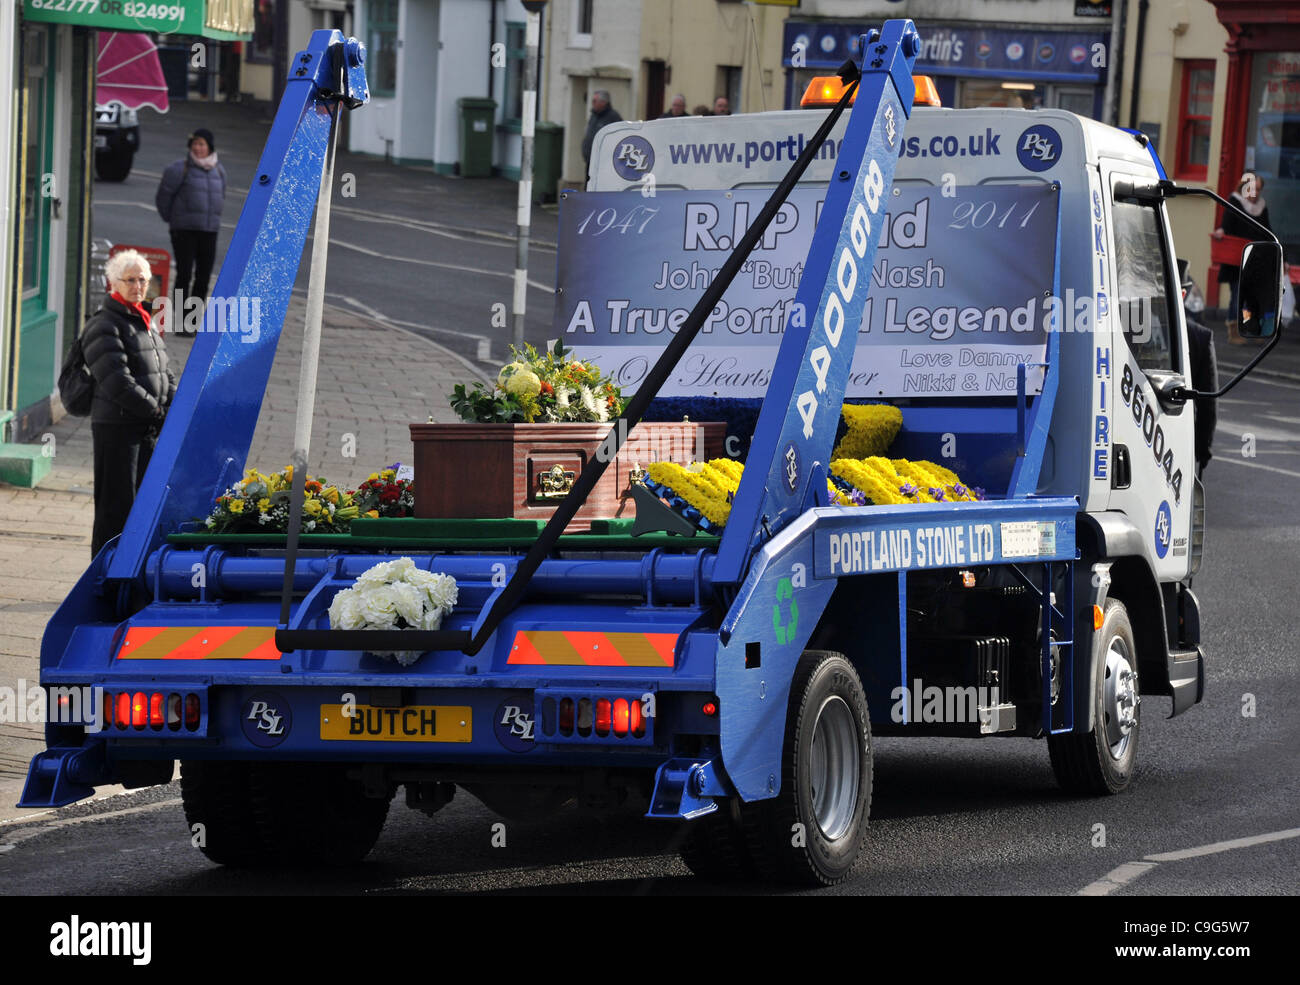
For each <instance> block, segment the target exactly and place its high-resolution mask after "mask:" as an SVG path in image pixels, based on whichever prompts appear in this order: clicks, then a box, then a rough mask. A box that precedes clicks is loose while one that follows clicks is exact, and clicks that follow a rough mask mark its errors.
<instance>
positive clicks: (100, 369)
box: [81, 250, 176, 557]
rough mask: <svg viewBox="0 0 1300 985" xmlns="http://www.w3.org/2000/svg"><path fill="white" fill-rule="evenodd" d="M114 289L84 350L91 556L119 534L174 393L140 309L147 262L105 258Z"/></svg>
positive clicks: (162, 351)
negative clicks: (90, 401)
mask: <svg viewBox="0 0 1300 985" xmlns="http://www.w3.org/2000/svg"><path fill="white" fill-rule="evenodd" d="M105 273H106V274H107V276H108V280H109V284H110V285H111V287H112V289H113V290H112V293H111V294H109V295H108V296H107V297H106V298H104V303H103V305H102V307H100V309H99V310H98V311H96V312H95V313H94V314H93V315H91V317H90V320H89V321H87V322H86V327H85V330H84V331H83V332H82V335H81V349H82V353H83V354H84V355H85V359H86V365H87V366H88V367H89V368H90V373H91V375H92V376H93V377H94V378H95V382H94V388H95V400H94V405H93V407H92V409H91V417H90V431H91V436H92V439H93V442H94V460H95V528H94V532H93V534H92V535H91V542H90V545H91V546H90V551H91V556H92V557H93V556H95V555H97V554H98V553H99V551H100V548H102V547H103V546H104V545H105V544H106V543H108V542H109V541H110V540H112V539H113V538H114V537H116V536H117V535H118V534H120V533H121V532H122V528H123V527H125V526H126V518H127V516H128V515H129V514H130V512H131V504H132V502H134V501H135V494H136V490H137V489H139V488H140V480H141V479H143V478H144V471H145V468H146V467H147V466H148V465H149V459H150V457H151V456H152V455H153V449H154V445H155V444H156V443H157V440H158V433H159V431H161V430H162V422H163V418H164V417H166V415H167V408H168V407H170V406H171V402H172V398H173V397H175V395H176V378H175V376H174V375H173V374H172V371H171V369H170V368H168V365H167V348H166V346H165V345H164V344H163V340H162V337H161V336H160V335H159V334H158V332H157V331H156V330H155V329H153V328H152V327H151V326H150V323H149V312H148V311H147V310H146V309H145V307H144V303H143V302H144V296H145V290H146V288H147V287H148V285H149V263H148V261H147V260H145V258H144V257H142V256H141V255H140V254H139V253H137V252H136V251H135V250H123V251H122V252H121V253H116V254H114V255H113V256H112V257H111V258H110V259H109V261H108V264H107V268H106V270H105Z"/></svg>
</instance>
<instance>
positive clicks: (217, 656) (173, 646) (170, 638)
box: [117, 626, 280, 660]
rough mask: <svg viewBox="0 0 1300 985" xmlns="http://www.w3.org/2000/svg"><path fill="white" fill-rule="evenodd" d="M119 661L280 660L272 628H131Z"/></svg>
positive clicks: (124, 641) (121, 647)
mask: <svg viewBox="0 0 1300 985" xmlns="http://www.w3.org/2000/svg"><path fill="white" fill-rule="evenodd" d="M117 659H118V660H279V659H280V651H279V650H277V649H276V647H275V627H274V626H197V627H196V626H133V627H132V628H130V629H128V630H127V631H126V637H125V639H123V640H122V645H121V646H120V647H118V650H117Z"/></svg>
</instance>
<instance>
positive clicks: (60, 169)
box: [0, 0, 253, 483]
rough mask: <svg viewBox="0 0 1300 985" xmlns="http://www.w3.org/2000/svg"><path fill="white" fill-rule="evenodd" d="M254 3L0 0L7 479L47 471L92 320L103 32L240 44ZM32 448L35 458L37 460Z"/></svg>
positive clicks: (2, 395)
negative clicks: (85, 328) (69, 378)
mask: <svg viewBox="0 0 1300 985" xmlns="http://www.w3.org/2000/svg"><path fill="white" fill-rule="evenodd" d="M252 10H253V8H252V2H251V0H170V2H167V3H143V2H134V0H102V2H96V3H90V2H84V0H18V2H16V3H15V2H13V0H0V65H3V66H4V72H5V73H6V76H5V80H6V82H7V83H8V85H9V87H10V95H11V96H12V99H6V100H5V101H4V102H5V103H6V106H5V108H4V110H3V111H0V141H3V142H4V144H5V145H6V146H8V147H10V148H12V153H11V155H10V156H8V157H7V159H6V160H5V161H4V162H3V164H2V165H0V195H3V196H4V206H5V207H4V208H3V209H2V210H0V214H3V215H4V216H5V226H4V236H3V237H2V238H0V239H2V241H0V304H2V305H3V319H0V479H3V480H5V481H10V482H23V483H31V482H34V481H37V480H38V479H39V478H40V475H41V473H42V471H43V470H48V468H49V459H48V452H46V453H45V455H44V457H42V454H41V448H42V446H41V441H42V436H43V435H44V434H45V433H46V431H47V429H48V427H49V425H50V424H51V423H52V421H53V419H54V416H55V415H56V414H57V413H58V412H59V405H58V402H57V401H56V400H55V399H54V396H55V392H56V380H57V377H58V371H59V366H60V364H61V362H62V359H63V354H64V353H65V352H66V350H67V348H68V346H69V345H70V344H71V342H72V339H73V337H74V336H75V334H76V333H77V331H79V329H80V326H81V325H82V324H83V323H84V321H85V318H86V315H87V305H88V303H93V298H92V299H90V300H89V301H88V291H87V289H86V280H87V271H88V255H87V254H88V248H89V243H90V238H91V237H90V219H91V213H90V203H91V195H92V189H93V179H94V173H93V172H94V168H93V161H94V156H95V143H94V138H95V112H94V110H95V74H96V63H97V33H98V32H99V31H106V32H107V31H123V32H150V33H159V34H178V33H185V34H189V35H192V36H194V37H203V38H210V39H233V38H241V37H245V36H246V35H244V34H240V33H238V32H239V31H241V30H244V29H246V23H247V25H251V18H252ZM32 443H36V450H35V451H34V452H33V451H32V447H33V446H32Z"/></svg>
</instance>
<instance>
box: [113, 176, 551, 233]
mask: <svg viewBox="0 0 1300 985" xmlns="http://www.w3.org/2000/svg"><path fill="white" fill-rule="evenodd" d="M135 173H136V174H138V175H140V176H141V177H145V178H159V179H161V178H162V174H161V173H158V172H153V171H141V170H137V171H136V172H135ZM226 191H227V193H229V194H232V195H244V196H247V195H248V189H247V188H245V187H242V186H239V185H227V186H226ZM417 192H418V190H417ZM95 204H96V205H131V206H136V207H138V208H142V209H148V210H149V211H150V212H152V211H154V207H153V206H152V205H150V204H149V203H147V202H123V201H120V200H118V199H107V198H106V199H96V200H95ZM330 211H331V212H335V213H338V214H339V215H346V216H349V217H351V218H356V219H359V220H361V221H374V222H391V223H394V224H396V225H399V226H409V227H411V228H413V229H421V230H423V231H424V232H436V233H438V234H439V235H444V236H452V234H454V233H462V234H463V236H461V237H453V238H463V239H465V240H467V241H469V242H482V241H483V240H485V239H486V240H493V239H495V240H500V241H501V242H499V243H483V245H484V246H503V247H512V248H513V247H514V245H515V243H516V242H517V240H518V235H517V234H516V233H498V232H493V231H492V230H490V229H469V228H466V227H465V226H453V225H450V224H448V223H445V222H434V221H433V220H432V219H415V218H412V217H411V216H403V215H394V214H392V213H391V212H363V211H362V210H360V209H353V208H349V207H348V206H346V205H339V204H337V203H335V204H333V205H331V206H330ZM533 247H537V248H539V249H542V250H549V251H550V252H552V253H553V252H555V251H556V250H558V249H559V246H558V244H556V243H552V242H551V241H550V240H546V239H533V238H532V237H529V240H528V248H529V249H532V248H533Z"/></svg>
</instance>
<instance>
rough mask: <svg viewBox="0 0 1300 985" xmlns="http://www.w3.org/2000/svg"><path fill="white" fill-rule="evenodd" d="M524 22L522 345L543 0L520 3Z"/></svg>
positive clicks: (517, 322) (519, 259)
mask: <svg viewBox="0 0 1300 985" xmlns="http://www.w3.org/2000/svg"><path fill="white" fill-rule="evenodd" d="M523 5H524V10H525V11H526V12H527V15H528V20H527V23H526V25H525V28H524V52H525V54H524V79H523V82H524V91H523V106H522V108H521V115H522V117H523V119H522V120H521V121H520V126H519V136H520V142H519V206H518V214H517V216H516V219H515V222H516V225H517V226H518V239H517V243H516V245H515V296H514V306H513V309H512V310H513V313H514V331H513V336H514V343H515V345H517V346H522V345H523V344H524V311H525V309H526V308H527V301H528V297H527V295H528V231H529V227H530V226H531V225H532V214H533V134H534V132H535V129H536V121H537V41H538V34H539V33H540V31H539V25H540V23H541V19H542V18H541V14H542V9H543V8H544V7H545V6H546V0H523Z"/></svg>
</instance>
